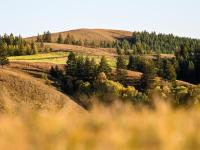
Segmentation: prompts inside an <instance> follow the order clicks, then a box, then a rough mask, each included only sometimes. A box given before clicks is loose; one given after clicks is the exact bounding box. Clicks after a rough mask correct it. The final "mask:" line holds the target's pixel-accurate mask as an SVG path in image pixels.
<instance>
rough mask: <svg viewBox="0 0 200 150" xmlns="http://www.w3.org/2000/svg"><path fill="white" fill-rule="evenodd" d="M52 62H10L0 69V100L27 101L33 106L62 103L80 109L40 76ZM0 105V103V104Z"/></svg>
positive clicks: (42, 106)
mask: <svg viewBox="0 0 200 150" xmlns="http://www.w3.org/2000/svg"><path fill="white" fill-rule="evenodd" d="M51 66H52V64H48V63H22V62H18V63H17V62H15V63H11V65H10V66H9V67H6V68H3V69H2V68H1V69H0V89H1V90H0V101H1V103H4V102H8V101H12V102H17V103H28V104H30V105H31V106H32V107H33V108H47V107H48V106H50V105H54V106H55V108H60V107H62V106H63V105H64V104H67V105H70V107H78V108H79V109H80V110H81V109H82V108H81V107H80V106H79V105H78V104H76V103H75V102H73V100H72V99H71V98H70V97H68V96H66V95H64V94H62V93H61V92H59V91H58V90H57V89H56V88H55V87H53V86H52V85H51V83H50V81H49V83H48V84H47V83H46V80H44V79H42V78H41V76H42V74H44V73H47V71H48V70H49V68H50V67H51ZM1 106H2V105H1Z"/></svg>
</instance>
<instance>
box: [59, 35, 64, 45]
mask: <svg viewBox="0 0 200 150" xmlns="http://www.w3.org/2000/svg"><path fill="white" fill-rule="evenodd" d="M57 43H59V44H63V43H64V40H63V37H62V34H59V36H58V40H57Z"/></svg>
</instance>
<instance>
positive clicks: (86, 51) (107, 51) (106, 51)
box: [45, 43, 117, 57]
mask: <svg viewBox="0 0 200 150" xmlns="http://www.w3.org/2000/svg"><path fill="white" fill-rule="evenodd" d="M45 46H47V47H50V48H52V49H53V51H55V52H57V51H62V52H75V53H79V54H83V55H89V56H107V57H114V56H117V54H116V50H115V49H114V48H89V47H83V46H76V45H68V44H57V43H45Z"/></svg>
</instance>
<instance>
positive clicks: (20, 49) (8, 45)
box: [0, 34, 40, 56]
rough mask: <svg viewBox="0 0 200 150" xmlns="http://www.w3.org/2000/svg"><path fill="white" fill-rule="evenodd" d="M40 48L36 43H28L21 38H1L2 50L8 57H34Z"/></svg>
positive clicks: (10, 36)
mask: <svg viewBox="0 0 200 150" xmlns="http://www.w3.org/2000/svg"><path fill="white" fill-rule="evenodd" d="M39 49H40V46H39V45H37V44H36V43H35V42H27V41H25V40H24V39H23V38H22V37H21V36H14V35H13V34H10V35H7V34H5V35H3V36H0V50H1V51H4V53H5V54H6V55H7V56H20V55H33V54H37V53H38V50H39Z"/></svg>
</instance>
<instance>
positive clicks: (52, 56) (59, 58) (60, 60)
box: [9, 52, 116, 67]
mask: <svg viewBox="0 0 200 150" xmlns="http://www.w3.org/2000/svg"><path fill="white" fill-rule="evenodd" d="M68 54H69V52H50V53H45V54H36V55H25V56H11V57H9V60H10V61H23V62H48V63H54V64H65V63H66V60H67V56H68ZM78 55H82V54H78ZM82 56H84V57H86V56H88V55H82ZM88 57H90V58H94V59H95V60H96V61H97V62H99V61H100V60H101V56H92V55H90V56H88ZM107 59H108V62H109V64H110V66H111V67H115V66H116V65H115V64H116V60H115V59H113V58H110V57H108V58H107Z"/></svg>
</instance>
